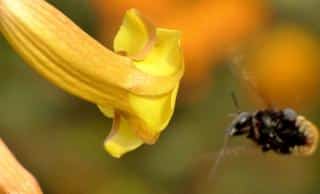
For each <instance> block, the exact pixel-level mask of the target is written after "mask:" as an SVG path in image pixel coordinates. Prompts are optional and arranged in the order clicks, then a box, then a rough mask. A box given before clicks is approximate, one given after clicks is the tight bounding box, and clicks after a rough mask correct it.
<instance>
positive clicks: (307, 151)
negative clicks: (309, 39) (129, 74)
mask: <svg viewBox="0 0 320 194" xmlns="http://www.w3.org/2000/svg"><path fill="white" fill-rule="evenodd" d="M231 69H232V70H234V69H233V67H232V68H231ZM238 72H239V71H238ZM238 72H234V71H233V72H232V73H233V74H235V73H236V74H238ZM240 72H241V73H242V74H241V79H242V80H243V81H245V82H246V85H247V86H248V87H249V88H250V89H251V90H253V91H254V92H255V93H256V94H257V96H259V97H260V99H261V100H262V101H263V102H264V103H265V104H266V105H267V108H265V109H262V110H257V111H255V112H241V111H239V104H238V101H237V99H236V97H235V95H234V93H232V99H233V103H234V105H235V107H236V108H237V114H236V116H235V118H234V120H233V121H232V123H231V126H230V127H229V128H228V129H227V130H226V134H225V139H224V145H223V147H222V149H221V150H220V152H219V154H218V156H217V158H216V161H215V164H214V166H213V167H212V169H211V171H210V173H209V178H210V177H211V178H212V175H214V173H215V171H216V169H217V166H218V163H219V162H220V160H221V159H222V157H223V156H224V153H225V150H226V147H227V145H228V141H229V139H230V137H235V136H242V135H245V136H246V137H247V138H248V139H250V140H252V141H253V142H254V143H255V144H256V145H258V146H259V147H260V148H261V150H262V152H268V151H274V152H275V153H277V154H281V155H296V156H310V155H312V154H313V153H314V152H315V151H316V149H317V147H318V139H319V132H318V128H317V127H316V126H315V125H314V124H313V123H312V122H310V121H309V120H307V119H306V118H305V117H304V116H301V115H298V114H297V113H296V112H295V111H294V110H293V109H291V108H285V109H277V108H275V107H274V106H273V105H272V103H270V100H269V98H268V97H267V95H266V94H265V93H264V92H263V91H262V90H260V89H259V87H257V85H256V84H255V82H253V81H252V79H251V77H249V76H248V74H247V73H246V72H245V71H243V70H242V71H240Z"/></svg>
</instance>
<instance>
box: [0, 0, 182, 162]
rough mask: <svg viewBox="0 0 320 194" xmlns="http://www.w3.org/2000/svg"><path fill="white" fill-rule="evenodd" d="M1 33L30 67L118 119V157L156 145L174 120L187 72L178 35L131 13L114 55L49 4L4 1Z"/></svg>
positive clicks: (114, 144) (113, 141) (114, 134)
mask: <svg viewBox="0 0 320 194" xmlns="http://www.w3.org/2000/svg"><path fill="white" fill-rule="evenodd" d="M0 30H1V32H2V33H3V35H4V36H5V37H6V39H7V40H8V42H9V43H10V44H11V45H12V46H13V48H14V49H15V51H16V52H17V53H18V54H19V55H20V56H21V57H22V58H23V59H24V60H25V61H26V62H27V63H28V64H29V65H30V66H31V67H33V68H34V69H35V70H37V71H38V72H39V73H40V74H42V75H43V76H45V77H46V78H47V79H49V80H50V81H52V82H53V83H54V84H56V85H57V86H59V87H61V88H63V89H64V90H66V91H68V92H70V93H71V94H73V95H76V96H78V97H81V98H83V99H85V100H87V101H90V102H92V103H94V104H97V105H98V107H99V108H100V110H101V111H102V112H103V113H104V115H106V116H107V117H111V118H113V126H112V130H111V133H110V134H109V136H108V138H107V139H106V141H105V144H104V145H105V148H106V150H107V151H108V152H109V153H110V154H111V155H112V156H114V157H120V156H121V155H123V154H124V153H126V152H128V151H131V150H133V149H136V148H137V147H139V146H140V145H142V144H143V143H147V144H152V143H154V142H155V141H156V140H157V138H158V136H159V134H160V132H161V131H162V130H163V129H164V128H165V127H166V126H167V124H168V122H169V120H170V118H171V117H172V114H173V111H174V106H175V100H176V95H177V90H178V86H179V82H180V79H181V77H182V75H183V71H184V64H183V56H182V51H181V47H180V34H179V32H178V31H175V30H168V29H162V28H155V27H154V26H153V25H152V24H151V23H150V22H149V21H148V20H147V19H145V18H144V17H143V16H141V15H140V14H139V12H138V11H136V10H134V9H131V10H129V11H128V12H127V13H126V15H125V18H124V21H123V24H122V25H121V27H120V29H119V31H118V33H117V35H116V37H115V40H114V50H115V52H112V51H110V50H108V49H107V48H105V47H103V46H102V45H101V44H99V43H98V42H97V41H95V40H94V39H93V38H91V37H90V36H89V35H87V34H86V33H85V32H83V31H82V30H81V29H80V28H79V27H78V26H76V25H75V24H74V23H73V22H72V21H71V20H69V19H68V18H67V17H66V16H64V15H63V14H62V13H61V12H59V11H58V10H57V9H55V8H54V7H53V6H51V5H50V4H48V3H46V2H45V1H43V0H0Z"/></svg>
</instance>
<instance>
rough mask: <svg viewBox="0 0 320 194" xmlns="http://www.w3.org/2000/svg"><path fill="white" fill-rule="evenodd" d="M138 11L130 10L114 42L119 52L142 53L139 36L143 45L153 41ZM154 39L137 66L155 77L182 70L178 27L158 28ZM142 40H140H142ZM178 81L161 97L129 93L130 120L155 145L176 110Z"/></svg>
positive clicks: (144, 138)
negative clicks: (137, 41) (137, 40)
mask: <svg viewBox="0 0 320 194" xmlns="http://www.w3.org/2000/svg"><path fill="white" fill-rule="evenodd" d="M143 24H144V19H143V18H141V17H140V16H139V15H138V13H137V12H136V11H129V12H127V14H126V16H125V19H124V23H123V24H122V26H121V28H120V30H119V32H118V34H117V36H116V38H115V41H114V48H115V50H116V51H121V52H125V53H128V54H135V53H139V52H140V51H141V49H142V48H143V47H144V46H143V44H138V46H137V43H136V42H135V41H136V39H139V40H140V41H141V42H143V43H144V44H147V42H148V40H149V41H150V39H151V38H150V33H147V32H148V30H147V27H146V26H147V25H143ZM155 33H156V34H155V36H156V37H155V42H154V44H153V46H152V47H150V48H149V51H148V52H147V53H146V55H145V58H144V59H143V60H134V64H135V67H136V68H138V69H139V70H141V71H143V72H145V73H147V74H150V75H153V76H168V75H171V74H174V73H175V72H178V71H181V72H183V67H184V64H183V55H182V50H181V46H180V33H179V32H178V31H175V30H168V29H161V28H157V29H156V30H155ZM140 41H139V42H140ZM178 85H179V82H176V87H175V88H174V89H173V90H171V91H170V92H169V93H167V94H164V95H158V96H141V95H136V94H132V93H129V104H130V106H131V108H130V109H131V110H133V114H131V115H130V116H128V121H129V123H130V125H131V126H132V128H134V129H135V130H136V134H137V135H139V137H140V138H142V139H143V141H144V142H145V143H149V144H152V143H154V142H155V141H156V139H157V138H158V136H159V133H160V132H161V131H162V130H163V129H164V128H165V127H166V126H167V124H168V122H169V120H170V118H171V117H172V114H173V111H174V104H175V100H176V95H177V90H178Z"/></svg>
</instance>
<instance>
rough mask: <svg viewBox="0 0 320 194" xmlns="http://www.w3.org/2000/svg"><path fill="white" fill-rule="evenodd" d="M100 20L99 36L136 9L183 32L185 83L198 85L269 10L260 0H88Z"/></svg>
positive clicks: (106, 37) (107, 34) (108, 34)
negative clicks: (132, 9) (128, 11)
mask: <svg viewBox="0 0 320 194" xmlns="http://www.w3.org/2000/svg"><path fill="white" fill-rule="evenodd" d="M91 1H92V5H93V7H94V8H95V9H96V10H97V13H98V15H99V18H100V21H101V28H102V29H101V33H100V35H101V36H100V37H102V39H103V40H105V41H106V43H107V44H110V45H111V42H110V40H111V39H112V38H111V37H112V36H113V35H114V34H115V32H116V28H117V27H116V26H119V24H120V20H121V18H122V15H123V13H124V12H125V10H127V9H128V8H132V7H134V8H137V9H139V10H140V11H141V12H142V13H143V14H144V15H146V16H148V18H150V19H151V20H152V21H153V22H154V23H155V24H157V26H163V27H166V28H174V29H179V30H180V31H181V32H182V34H183V42H182V43H183V48H184V51H185V63H186V74H185V77H184V80H183V82H184V84H185V86H193V87H198V86H201V85H204V84H203V83H204V81H206V80H207V78H208V77H209V76H210V73H211V69H212V67H213V66H214V65H215V64H216V63H217V61H218V60H220V59H221V58H222V57H223V56H224V55H225V54H226V52H227V50H228V49H229V48H230V47H233V46H236V45H237V44H238V43H239V42H240V41H241V40H243V39H244V38H246V37H248V36H249V35H250V34H251V33H253V32H255V31H257V30H258V29H259V28H260V27H261V26H263V25H264V24H265V23H266V21H267V18H268V14H269V10H268V9H267V8H266V6H265V4H264V3H263V1H262V0H214V1H212V0H198V1H192V0H189V1H182V0H171V1H169V0H161V1H150V0H122V1H118V0H113V1H106V0H91Z"/></svg>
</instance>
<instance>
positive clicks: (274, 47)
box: [245, 25, 320, 108]
mask: <svg viewBox="0 0 320 194" xmlns="http://www.w3.org/2000/svg"><path fill="white" fill-rule="evenodd" d="M319 43H320V42H319V40H318V39H317V38H316V37H315V36H314V35H313V34H312V33H310V32H307V31H305V30H303V29H302V28H300V27H298V26H295V25H280V26H278V27H276V28H275V29H274V30H273V31H272V32H269V33H266V34H265V35H264V36H263V37H261V38H259V40H257V41H256V42H255V43H254V44H253V45H252V47H251V50H250V51H249V53H248V55H247V57H246V58H245V61H246V65H247V67H246V69H247V71H248V72H250V75H252V76H253V79H254V80H256V84H257V86H258V88H259V89H260V90H261V91H263V93H264V94H265V95H266V96H268V97H269V98H270V100H271V101H272V103H273V104H275V105H276V106H278V107H288V106H290V107H294V108H302V107H303V106H308V105H312V104H313V103H315V101H314V100H315V97H316V96H317V93H318V89H319V85H320V77H319V75H318V74H319V73H318V72H319V70H320V66H319V65H320V64H319V59H320V58H319V54H318V52H319V50H320V44H319Z"/></svg>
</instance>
